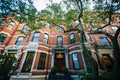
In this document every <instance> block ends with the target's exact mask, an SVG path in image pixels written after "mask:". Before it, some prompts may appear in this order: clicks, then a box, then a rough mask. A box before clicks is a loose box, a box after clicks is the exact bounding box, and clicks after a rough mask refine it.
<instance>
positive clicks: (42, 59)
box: [38, 53, 46, 69]
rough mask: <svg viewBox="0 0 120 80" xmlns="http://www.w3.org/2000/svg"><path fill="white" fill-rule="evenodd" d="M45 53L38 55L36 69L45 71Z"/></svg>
mask: <svg viewBox="0 0 120 80" xmlns="http://www.w3.org/2000/svg"><path fill="white" fill-rule="evenodd" d="M45 61H46V53H40V57H39V63H38V69H45Z"/></svg>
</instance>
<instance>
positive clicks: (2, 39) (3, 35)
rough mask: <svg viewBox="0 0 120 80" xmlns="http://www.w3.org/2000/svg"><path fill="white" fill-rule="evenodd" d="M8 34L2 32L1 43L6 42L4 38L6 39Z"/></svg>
mask: <svg viewBox="0 0 120 80" xmlns="http://www.w3.org/2000/svg"><path fill="white" fill-rule="evenodd" d="M6 37H7V35H6V34H4V33H2V34H0V44H2V43H3V42H4V40H5V39H6Z"/></svg>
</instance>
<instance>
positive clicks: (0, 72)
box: [0, 54, 16, 80]
mask: <svg viewBox="0 0 120 80" xmlns="http://www.w3.org/2000/svg"><path fill="white" fill-rule="evenodd" d="M15 61H16V58H15V56H12V55H7V54H4V55H3V54H1V55H0V79H1V80H8V79H9V75H10V74H11V73H10V72H11V70H12V67H13V63H14V62H15Z"/></svg>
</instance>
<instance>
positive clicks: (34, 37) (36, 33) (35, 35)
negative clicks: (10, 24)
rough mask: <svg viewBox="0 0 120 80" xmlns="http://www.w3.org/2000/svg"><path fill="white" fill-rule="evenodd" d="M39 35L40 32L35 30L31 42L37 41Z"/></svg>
mask: <svg viewBox="0 0 120 80" xmlns="http://www.w3.org/2000/svg"><path fill="white" fill-rule="evenodd" d="M39 36H40V32H35V33H34V36H33V40H32V41H33V42H38V41H39Z"/></svg>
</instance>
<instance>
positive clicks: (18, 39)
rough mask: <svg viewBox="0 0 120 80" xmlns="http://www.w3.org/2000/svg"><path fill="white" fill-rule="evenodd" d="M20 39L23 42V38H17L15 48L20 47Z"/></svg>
mask: <svg viewBox="0 0 120 80" xmlns="http://www.w3.org/2000/svg"><path fill="white" fill-rule="evenodd" d="M20 38H22V40H23V36H19V37H18V38H17V41H16V43H15V45H16V46H20V45H21V43H22V40H21V39H20Z"/></svg>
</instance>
